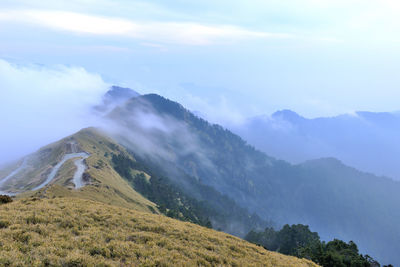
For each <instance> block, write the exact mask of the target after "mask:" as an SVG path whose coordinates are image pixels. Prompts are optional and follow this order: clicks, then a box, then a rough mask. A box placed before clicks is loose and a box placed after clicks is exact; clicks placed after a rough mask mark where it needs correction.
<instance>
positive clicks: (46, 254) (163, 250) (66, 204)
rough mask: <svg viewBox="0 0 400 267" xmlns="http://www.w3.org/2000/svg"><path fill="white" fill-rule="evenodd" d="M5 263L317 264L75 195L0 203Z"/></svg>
mask: <svg viewBox="0 0 400 267" xmlns="http://www.w3.org/2000/svg"><path fill="white" fill-rule="evenodd" d="M0 218H1V220H0V226H1V228H2V229H1V231H0V240H1V241H0V242H1V247H0V265H5V266H27V265H29V266H94V265H96V266H100V265H102V266H131V265H135V266H136V265H141V266H216V265H220V266H317V265H316V264H314V263H312V262H310V261H308V260H305V259H298V258H295V257H289V256H284V255H282V254H278V253H274V252H269V251H267V250H265V249H263V248H261V247H259V246H256V245H253V244H250V243H248V242H246V241H244V240H241V239H238V238H236V237H233V236H230V235H228V234H225V233H221V232H216V231H214V230H210V229H207V228H204V227H200V226H198V225H195V224H191V223H184V222H180V221H177V220H173V219H170V218H167V217H165V216H161V215H154V214H149V213H144V212H139V211H135V210H132V209H125V208H120V207H116V206H110V205H106V204H103V203H99V202H94V201H89V200H83V199H80V198H56V199H37V198H31V199H23V200H19V201H16V202H14V203H10V204H5V205H1V206H0Z"/></svg>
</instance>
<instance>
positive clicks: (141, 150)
mask: <svg viewBox="0 0 400 267" xmlns="http://www.w3.org/2000/svg"><path fill="white" fill-rule="evenodd" d="M292 115H293V114H292ZM292 117H293V119H296V116H292ZM109 119H110V120H112V122H113V123H115V124H116V125H118V126H119V127H120V128H119V129H118V131H116V132H114V133H112V134H113V136H114V138H115V139H116V140H118V141H119V142H121V143H122V144H124V146H126V147H128V148H129V149H132V150H133V151H135V153H138V154H140V156H141V157H143V158H146V159H147V160H149V161H151V162H152V163H153V164H154V165H158V166H159V167H160V168H162V169H164V170H165V171H166V172H168V173H169V176H170V177H171V178H172V179H174V182H175V183H176V184H177V185H180V186H181V187H182V188H184V189H185V190H186V192H191V194H193V195H194V196H196V197H197V198H198V199H202V196H201V193H199V192H197V194H196V189H193V187H192V186H191V184H192V182H189V181H188V180H187V178H186V177H185V175H183V174H181V172H184V173H185V174H186V175H188V176H189V177H194V178H195V179H196V180H197V181H198V182H199V183H201V184H204V185H207V186H211V187H213V188H214V189H216V190H217V191H219V192H220V193H222V194H225V195H227V196H228V197H230V198H231V199H233V200H234V201H235V202H236V203H238V204H240V205H241V206H242V207H245V208H246V209H249V211H250V212H251V213H253V212H254V213H256V214H258V215H259V216H260V217H262V218H263V219H265V220H273V221H275V222H277V223H278V224H280V225H283V224H286V223H289V224H296V223H302V224H308V225H310V227H312V229H315V230H316V231H317V232H319V233H320V234H321V236H322V238H323V239H325V240H327V239H332V238H340V239H343V240H353V241H355V242H356V243H357V244H359V247H360V249H361V251H362V252H363V253H368V254H370V255H372V256H374V257H375V258H377V259H378V260H379V261H381V262H392V263H400V258H399V257H398V254H397V253H396V251H398V250H400V247H399V244H400V242H398V241H399V240H400V228H399V225H400V211H399V209H398V206H397V203H399V202H400V194H398V192H400V183H398V182H393V181H391V180H389V179H385V178H379V177H376V176H373V175H370V174H367V173H362V172H359V171H357V170H355V169H352V168H349V167H347V166H346V165H344V164H342V163H340V162H339V161H337V160H325V159H323V160H320V161H316V162H315V164H303V165H292V164H290V163H288V162H285V161H281V160H276V159H274V158H272V157H269V156H267V155H265V154H264V153H262V152H260V151H257V150H255V149H254V148H253V147H251V146H248V145H247V144H246V143H245V142H244V141H243V140H242V139H241V138H240V137H238V136H237V135H235V134H233V133H231V132H230V131H228V130H226V129H223V128H222V127H221V126H218V125H211V124H209V123H208V122H206V121H204V120H202V119H200V118H198V117H196V116H195V115H193V114H192V113H190V112H189V111H188V110H186V109H185V108H183V107H182V106H181V105H179V104H178V103H175V102H173V101H170V100H167V99H165V98H163V97H160V96H158V95H155V94H151V95H144V96H140V97H136V98H133V99H131V100H129V101H128V102H126V103H125V104H124V105H122V106H119V107H117V108H116V109H114V110H113V111H112V112H111V113H110V115H109Z"/></svg>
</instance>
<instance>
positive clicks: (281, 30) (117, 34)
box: [0, 0, 400, 123]
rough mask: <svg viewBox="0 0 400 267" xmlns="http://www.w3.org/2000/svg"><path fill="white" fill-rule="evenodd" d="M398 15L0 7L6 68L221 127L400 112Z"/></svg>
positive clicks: (173, 4)
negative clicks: (172, 103)
mask: <svg viewBox="0 0 400 267" xmlns="http://www.w3.org/2000/svg"><path fill="white" fill-rule="evenodd" d="M399 12H400V4H399V3H398V1H395V0H379V1H378V0H376V1H373V0H346V1H345V0H246V1H237V0H229V1H228V0H220V1H211V0H203V1H192V0H185V1H183V0H172V1H161V0H156V1H134V0H133V1H128V0H116V1H114V0H113V1H111V0H96V1H95V0H69V1H63V0H60V1H54V0H51V1H50V0H29V1H28V0H12V1H11V0H2V1H1V2H0V36H1V37H0V38H1V42H0V59H1V60H2V63H3V65H9V67H10V68H15V69H21V68H23V69H27V68H33V72H34V71H35V70H37V69H35V68H36V67H37V66H42V68H47V69H48V70H54V68H56V69H58V70H59V71H60V70H61V69H63V70H65V71H67V70H70V69H80V70H81V71H82V73H85V74H87V75H89V76H96V77H98V78H99V79H100V80H101V81H102V86H101V88H104V87H105V86H104V85H112V84H116V85H120V86H127V87H130V88H132V89H134V90H136V91H138V92H140V93H150V92H155V93H159V94H161V95H163V96H166V97H168V98H170V99H173V100H176V101H179V102H180V103H182V104H183V105H185V106H186V107H187V108H189V109H191V110H193V111H197V112H199V113H201V114H203V115H204V116H205V117H207V118H208V119H210V120H211V121H213V122H220V123H223V122H224V121H231V122H232V121H233V122H240V121H241V120H243V119H244V118H245V117H250V116H256V115H260V114H271V113H273V112H274V111H276V110H280V109H291V110H294V111H296V112H298V113H300V114H301V115H303V116H306V117H318V116H333V115H337V114H341V113H350V112H354V111H356V110H368V111H397V110H399V103H398V99H399V97H400V90H399V85H400V75H398V70H399V62H400V60H399V59H400V50H399V47H400V31H399V30H400V17H399V16H398V14H399ZM60 66H62V67H60ZM6 69H7V68H6ZM2 71H3V73H0V75H2V76H3V77H7V76H8V74H7V72H5V71H6V70H5V69H4V68H3V70H2ZM50 72H51V71H50ZM38 73H39V75H41V73H40V71H39V72H38ZM81 78H82V77H81ZM89 80H90V79H89ZM36 81H37V79H36V78H33V77H32V83H36ZM0 82H2V83H3V81H1V80H0ZM25 82H26V83H29V80H25ZM77 82H79V79H78V80H77ZM96 83H97V84H98V83H99V80H96V82H95V83H94V84H93V85H96ZM7 86H8V87H7V88H6V87H5V84H0V90H3V91H5V90H8V91H10V90H21V89H20V88H18V89H15V88H17V87H18V86H21V84H19V83H15V84H8V85H7ZM85 86H86V85H85ZM90 86H92V85H90ZM90 86H89V87H90ZM81 87H82V86H81ZM24 90H28V91H29V92H30V93H33V94H34V93H35V92H38V91H40V90H41V89H40V88H38V86H36V85H33V86H32V88H30V87H29V86H28V87H27V88H24ZM33 90H35V91H33ZM64 90H69V89H68V88H66V87H65V88H64ZM72 90H73V89H72ZM82 90H85V89H84V88H83V87H82ZM9 103H11V102H9ZM0 104H1V103H0Z"/></svg>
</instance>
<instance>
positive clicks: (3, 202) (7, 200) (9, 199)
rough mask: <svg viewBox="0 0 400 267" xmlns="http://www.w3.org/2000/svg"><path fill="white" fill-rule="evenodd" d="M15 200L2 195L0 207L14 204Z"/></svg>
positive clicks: (0, 196)
mask: <svg viewBox="0 0 400 267" xmlns="http://www.w3.org/2000/svg"><path fill="white" fill-rule="evenodd" d="M12 201H13V200H12V198H11V197H10V196H7V195H0V205H1V204H7V203H10V202H12Z"/></svg>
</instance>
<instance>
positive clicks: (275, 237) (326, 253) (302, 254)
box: [246, 224, 380, 267]
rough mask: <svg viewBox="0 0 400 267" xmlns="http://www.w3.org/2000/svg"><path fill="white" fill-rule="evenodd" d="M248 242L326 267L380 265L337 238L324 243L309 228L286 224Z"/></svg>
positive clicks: (269, 229)
mask: <svg viewBox="0 0 400 267" xmlns="http://www.w3.org/2000/svg"><path fill="white" fill-rule="evenodd" d="M246 240H247V241H249V242H252V243H255V244H258V245H261V246H263V247H264V248H266V249H268V250H272V251H277V252H279V253H283V254H285V255H292V256H296V257H299V258H307V259H310V260H312V261H314V262H316V263H318V264H320V265H322V266H324V267H337V266H343V267H353V266H357V267H358V266H359V267H364V266H365V267H370V266H372V267H376V266H380V264H379V263H378V262H377V261H375V260H374V259H373V258H371V257H370V256H368V255H365V256H363V255H361V254H359V252H358V248H357V245H356V244H355V243H354V242H353V241H350V242H349V243H346V242H344V241H342V240H338V239H334V240H333V241H330V242H328V243H325V242H321V240H320V238H319V235H318V233H316V232H311V231H310V229H309V227H308V225H302V224H297V225H292V226H289V225H285V226H284V227H283V228H282V229H281V230H280V231H275V230H274V229H273V228H266V229H265V231H264V232H255V231H251V232H250V233H249V234H248V235H247V236H246Z"/></svg>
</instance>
